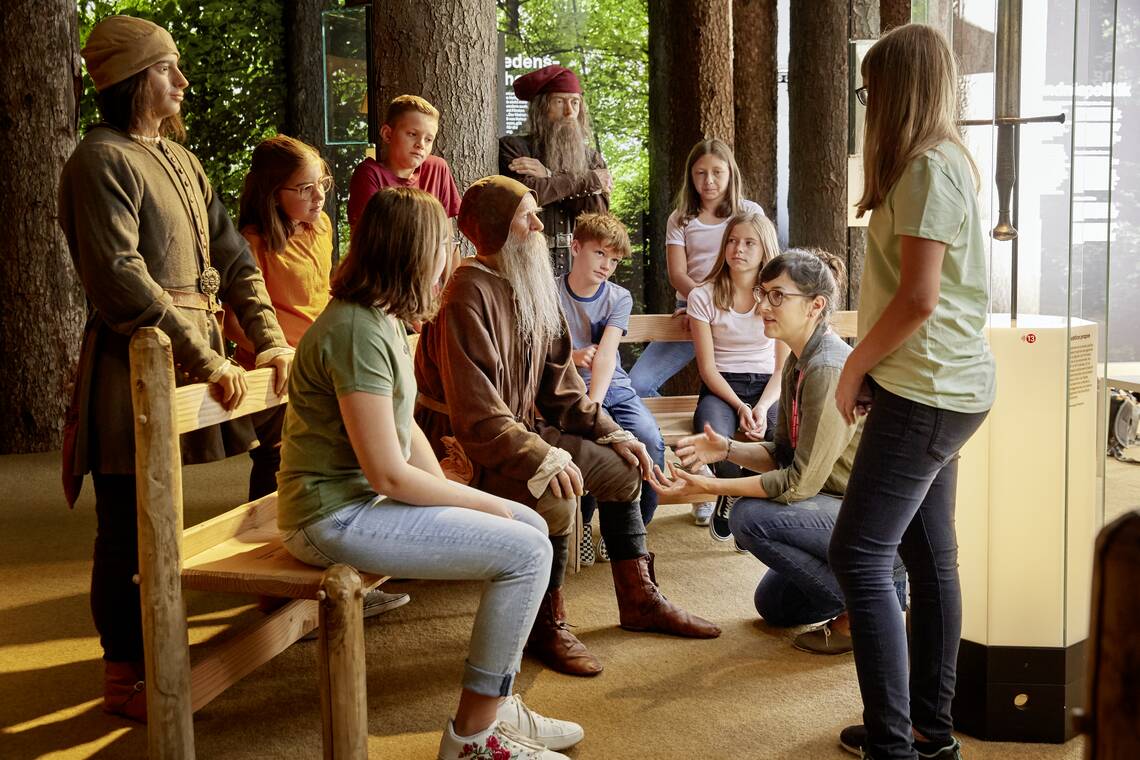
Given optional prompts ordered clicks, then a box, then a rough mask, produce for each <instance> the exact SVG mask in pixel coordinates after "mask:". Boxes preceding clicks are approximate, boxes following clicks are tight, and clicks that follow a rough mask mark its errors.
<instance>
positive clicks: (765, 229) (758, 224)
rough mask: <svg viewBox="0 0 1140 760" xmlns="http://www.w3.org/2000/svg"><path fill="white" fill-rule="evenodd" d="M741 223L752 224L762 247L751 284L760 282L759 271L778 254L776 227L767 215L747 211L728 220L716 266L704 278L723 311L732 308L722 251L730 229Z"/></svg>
mask: <svg viewBox="0 0 1140 760" xmlns="http://www.w3.org/2000/svg"><path fill="white" fill-rule="evenodd" d="M742 224H748V225H751V226H752V229H753V230H755V231H756V237H758V238H760V247H761V248H762V249H763V256H762V257H761V259H760V267H759V269H757V270H756V282H755V283H753V285H759V284H760V271H761V270H762V269H764V267H765V266H767V264H768V262H769V261H771V260H772V259H774V258H776V256H778V255H779V254H780V241H779V240H778V239H777V238H776V228H775V227H774V226H773V225H772V223H771V222H770V221H768V217H766V216H764V215H763V214H757V213H755V212H748V213H744V214H737V215H736V216H734V217H732V218H731V219H729V220H728V224H727V225H726V226H725V228H724V237H723V238H721V240H720V255H718V256H717V258H716V266H715V267H713V270H712V272H711V273H710V274H709V276H708V279H707V280H705V282H711V283H712V284H713V305H715V306H716V307H717V308H718V309H721V310H724V311H728V310H730V309H732V272H731V271H730V270H729V268H728V260H727V259H726V258H725V255H724V251H725V249H726V248H728V239H729V238H730V237H732V231H733V230H734V229H736V228H737V227H739V226H740V225H742ZM759 309H760V304H756V306H755V310H756V311H757V312H759Z"/></svg>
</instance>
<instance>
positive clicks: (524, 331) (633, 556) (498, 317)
mask: <svg viewBox="0 0 1140 760" xmlns="http://www.w3.org/2000/svg"><path fill="white" fill-rule="evenodd" d="M459 230H460V231H461V232H462V233H463V234H464V235H466V236H467V237H468V238H469V239H470V240H471V242H472V243H474V245H475V250H476V252H477V253H476V256H475V258H474V259H468V260H467V261H466V262H465V263H464V265H463V266H461V267H460V268H459V269H458V270H456V273H455V274H454V275H453V276H452V279H451V280H450V281H449V282H448V285H447V289H446V290H445V291H444V293H443V302H442V305H441V307H440V311H439V315H438V316H437V317H436V319H435V320H434V321H433V322H432V323H431V324H428V325H425V326H424V330H423V334H422V335H421V336H420V341H419V346H418V348H417V350H416V383H417V385H418V386H419V396H418V397H417V400H416V411H415V417H416V422H418V423H419V425H420V427H421V428H422V429H423V431H424V433H425V434H426V435H427V438H428V440H429V441H430V442H431V444H432V448H433V449H434V451H435V453H436V456H438V457H440V458H441V459H443V461H442V462H441V464H442V465H443V467H444V470H445V471H446V472H449V473H450V474H449V477H453V478H455V479H457V480H461V481H462V482H464V483H469V484H470V485H472V486H475V487H476V488H479V489H482V490H484V491H488V492H490V493H493V494H496V495H498V496H501V497H503V498H506V499H511V500H514V501H518V502H521V503H523V504H526V505H528V506H531V507H533V508H534V509H535V510H537V511H538V512H539V514H541V515H542V517H543V518H544V519H545V520H546V524H547V526H548V528H549V530H550V541H551V543H552V544H553V546H554V559H553V565H552V568H551V573H550V588H549V591H548V592H547V594H546V595H545V596H544V598H543V601H542V606H541V608H540V609H539V612H538V619H537V620H536V621H535V624H534V628H533V629H532V631H531V634H530V638H529V639H528V641H527V651H529V652H530V653H531V654H533V655H534V656H536V657H538V658H539V659H540V660H542V662H543V663H545V664H546V665H547V666H548V667H550V668H552V669H554V670H557V671H560V672H562V673H569V674H571V675H583V676H589V675H595V674H597V673H600V672H601V670H602V666H601V663H599V662H598V660H597V659H596V658H595V657H594V656H593V655H592V654H590V653H589V651H587V649H586V647H585V646H584V645H583V644H582V642H580V641H579V640H578V639H577V638H576V637H575V636H574V635H573V634H572V633H570V631H569V630H567V627H566V622H565V620H566V611H565V605H564V602H563V595H562V582H563V579H564V576H565V574H566V563H567V559H568V557H569V548H570V541H571V538H572V537H571V532H572V530H573V525H574V515H575V513H576V511H577V499H576V497H577V496H579V495H581V494H582V492H583V489H585V490H588V491H590V493H592V494H594V495H595V496H596V497H597V500H598V507H599V512H600V521H601V530H602V537H603V538H604V539H605V542H606V546H607V547H608V548H609V553H610V557H611V559H612V562H611V563H610V567H611V569H612V571H613V577H614V590H615V592H616V594H617V600H618V609H619V611H620V616H621V625H622V627H623V628H627V629H629V630H635V631H660V632H662V633H671V634H675V635H678V636H690V637H694V638H714V637H716V636H719V635H720V629H719V628H717V627H716V626H715V625H713V624H712V623H709V622H708V621H706V620H702V619H700V618H698V617H695V616H692V615H689V614H688V613H687V612H685V611H684V610H682V609H680V608H679V607H677V606H676V605H674V604H672V603H670V602H669V601H668V600H666V599H665V597H664V596H662V595H661V593H660V592H659V591H658V589H657V583H656V580H655V577H654V574H653V555H651V554H650V553H649V552H648V550H647V549H646V545H645V525H644V523H643V522H642V520H641V512H640V508H639V502H638V491H639V490H640V486H641V481H642V479H643V478H647V477H650V475H649V473H650V471H651V469H652V466H651V462H650V459H649V455H648V453H647V452H646V450H645V446H644V445H642V444H641V443H640V442H639V441H637V440H636V439H635V438H634V437H633V435H632V434H631V433H628V432H626V431H625V430H622V429H621V428H620V427H619V426H618V425H617V424H616V423H615V422H614V421H613V420H612V419H610V417H609V416H608V415H607V414H606V413H605V412H604V411H602V407H601V405H600V404H598V403H596V402H594V401H591V400H590V399H589V398H588V396H587V395H586V386H585V384H584V383H583V382H582V378H581V376H580V375H579V374H578V371H577V369H576V368H575V367H574V362H573V360H572V359H571V355H570V354H571V342H570V335H569V332H568V330H567V329H566V321H565V319H564V318H563V316H562V310H561V308H560V306H559V301H558V291H557V287H556V280H555V279H554V276H553V274H552V271H551V265H550V258H549V256H548V255H547V249H546V243H545V241H544V240H543V237H542V234H541V233H542V222H541V221H540V220H539V218H538V204H537V202H536V201H535V198H534V194H533V193H532V192H530V191H529V190H528V189H527V188H526V186H525V185H523V184H522V183H520V182H517V181H515V180H513V179H510V178H508V177H502V176H494V177H485V178H483V179H481V180H479V181H477V182H475V183H474V184H473V185H472V186H471V187H470V188H469V189H468V190H467V192H466V193H465V194H464V195H463V202H462V204H461V205H460V209H459ZM536 411H537V412H538V414H541V415H542V419H537V418H536V417H537V415H536Z"/></svg>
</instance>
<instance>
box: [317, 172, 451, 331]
mask: <svg viewBox="0 0 1140 760" xmlns="http://www.w3.org/2000/svg"><path fill="white" fill-rule="evenodd" d="M450 240H451V228H450V226H449V225H448V222H447V214H446V213H444V210H443V206H441V205H440V203H439V201H438V200H436V198H435V196H433V195H432V194H431V193H427V192H425V191H423V190H419V189H417V188H413V187H386V188H384V189H383V190H381V191H380V192H378V193H376V194H375V195H374V196H372V198H370V199H369V201H368V205H366V206H365V207H364V213H363V214H362V215H361V217H360V221H358V222H357V223H356V228H355V229H354V230H353V231H352V242H351V244H350V245H349V248H348V256H346V257H345V259H344V261H342V262H341V263H340V266H339V267H337V270H336V273H335V274H334V275H333V279H332V294H333V297H334V298H339V299H341V300H342V301H351V302H353V303H357V304H360V305H361V306H374V307H378V308H380V309H383V310H384V311H385V312H387V313H388V314H391V315H392V316H394V317H396V318H397V319H402V320H404V321H405V322H415V321H419V320H428V319H431V318H432V317H434V316H435V312H436V310H437V309H438V308H439V301H438V298H437V297H436V294H435V282H434V281H433V280H432V275H433V274H434V273H435V260H436V256H438V255H439V252H440V249H441V248H442V247H443V246H444V244H445V243H448V242H450Z"/></svg>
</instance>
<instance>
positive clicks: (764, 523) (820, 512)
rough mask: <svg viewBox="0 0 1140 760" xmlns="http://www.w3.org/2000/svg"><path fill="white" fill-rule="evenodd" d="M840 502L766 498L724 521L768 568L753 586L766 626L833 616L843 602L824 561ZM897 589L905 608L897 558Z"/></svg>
mask: <svg viewBox="0 0 1140 760" xmlns="http://www.w3.org/2000/svg"><path fill="white" fill-rule="evenodd" d="M839 504H840V501H839V499H837V498H836V497H834V496H827V495H825V494H816V495H815V496H813V497H811V498H810V499H804V500H803V501H798V502H796V503H795V504H780V503H779V502H775V501H770V500H768V499H741V500H740V501H738V502H736V505H735V506H734V507H733V508H732V513H731V514H730V516H729V519H728V524H729V527H730V528H731V529H732V535H733V538H735V539H736V543H737V544H738V545H739V546H740V548H742V549H747V550H748V551H749V552H751V553H752V555H753V556H754V557H756V559H758V560H760V561H761V562H763V563H764V564H765V565H766V566H767V567H768V571H767V572H766V573H764V576H763V577H762V578H761V579H760V584H759V585H758V586H756V597H755V601H756V611H757V612H759V613H760V616H761V617H762V618H764V620H765V621H767V622H768V623H769V624H770V625H774V626H779V627H782V628H786V627H791V626H794V625H807V624H809V623H815V622H818V621H820V620H830V619H831V618H833V617H836V616H837V615H839V614H840V613H841V612H843V610H844V609H846V605H845V603H844V601H843V591H842V590H841V589H840V588H839V581H837V580H836V579H835V574H834V573H832V572H831V567H830V566H829V565H828V563H827V547H828V545H829V544H830V543H831V533H832V531H833V530H834V528H835V519H836V517H837V516H838V515H839ZM894 581H895V591H896V593H897V594H898V603H899V609H900V610H901V609H904V608H905V607H906V573H905V571H904V570H903V566H902V560H900V559H899V558H898V557H897V556H896V557H895V569H894Z"/></svg>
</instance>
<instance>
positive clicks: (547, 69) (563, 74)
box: [515, 64, 582, 100]
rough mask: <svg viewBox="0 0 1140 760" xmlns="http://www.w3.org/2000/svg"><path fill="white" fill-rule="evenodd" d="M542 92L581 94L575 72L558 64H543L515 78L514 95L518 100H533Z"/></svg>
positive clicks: (580, 86) (580, 87)
mask: <svg viewBox="0 0 1140 760" xmlns="http://www.w3.org/2000/svg"><path fill="white" fill-rule="evenodd" d="M544 92H573V93H577V94H579V95H581V94H582V85H581V83H580V82H579V81H578V75H577V74H575V73H574V72H573V71H571V70H570V69H568V68H566V67H565V66H559V65H558V64H551V65H550V66H543V67H542V68H541V69H535V70H534V71H532V72H530V73H529V74H523V75H522V76H521V77H519V78H518V79H516V80H515V97H516V98H518V99H519V100H534V99H535V98H536V97H537V96H539V95H541V94H542V93H544Z"/></svg>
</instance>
